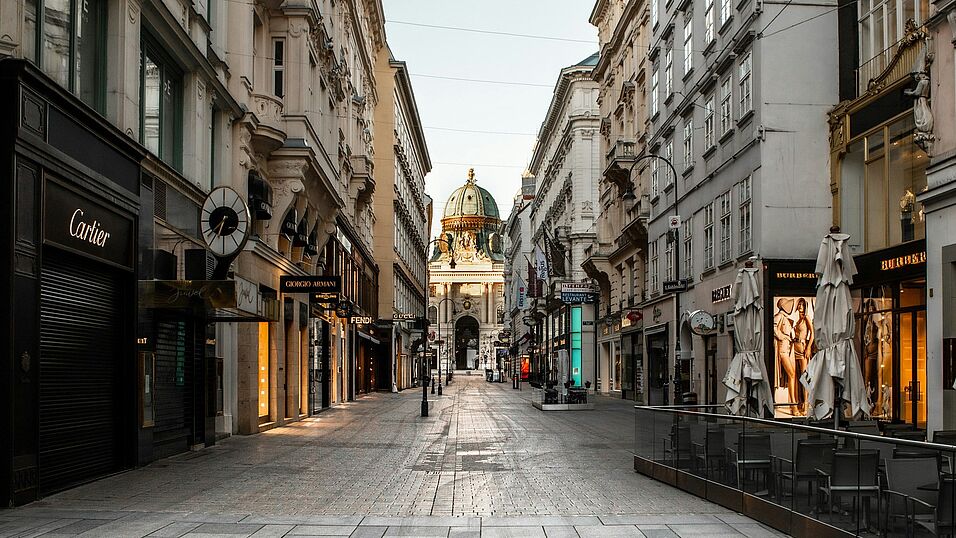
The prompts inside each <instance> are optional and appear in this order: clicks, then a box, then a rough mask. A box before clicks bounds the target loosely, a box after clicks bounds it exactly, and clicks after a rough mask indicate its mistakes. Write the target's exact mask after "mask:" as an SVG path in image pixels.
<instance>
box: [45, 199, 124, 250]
mask: <svg viewBox="0 0 956 538" xmlns="http://www.w3.org/2000/svg"><path fill="white" fill-rule="evenodd" d="M43 211H44V213H43V239H44V241H46V242H47V243H52V244H55V245H57V246H60V247H63V248H66V249H69V250H73V251H76V252H79V253H80V254H86V255H88V256H93V257H95V258H99V259H101V260H104V261H107V262H110V263H113V264H116V265H119V266H122V267H127V268H130V267H132V252H133V249H132V242H133V222H132V221H131V220H130V219H128V218H126V217H123V216H122V215H120V214H118V213H116V212H114V211H112V210H109V209H107V208H106V207H104V206H102V205H100V204H98V203H96V202H93V201H91V200H89V199H87V198H84V197H83V196H80V195H79V194H77V193H75V192H73V191H71V190H69V189H67V188H66V187H63V186H62V185H60V184H59V183H56V182H53V181H47V182H46V189H45V190H44V207H43Z"/></svg>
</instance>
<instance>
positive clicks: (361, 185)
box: [349, 155, 375, 201]
mask: <svg viewBox="0 0 956 538" xmlns="http://www.w3.org/2000/svg"><path fill="white" fill-rule="evenodd" d="M349 164H350V166H351V168H352V181H351V184H350V189H352V190H353V195H354V196H355V197H356V199H358V200H360V201H367V200H369V199H371V196H372V193H373V192H375V178H374V176H373V171H374V167H375V165H374V164H373V163H372V158H371V157H369V156H367V155H351V156H349Z"/></svg>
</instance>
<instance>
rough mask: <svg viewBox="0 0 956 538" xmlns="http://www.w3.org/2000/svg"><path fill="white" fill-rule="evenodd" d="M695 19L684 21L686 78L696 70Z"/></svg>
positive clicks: (690, 18)
mask: <svg viewBox="0 0 956 538" xmlns="http://www.w3.org/2000/svg"><path fill="white" fill-rule="evenodd" d="M693 25H694V19H693V18H692V17H688V18H687V20H686V21H684V76H687V73H690V72H691V71H692V70H693V69H694V36H693V31H694V30H693Z"/></svg>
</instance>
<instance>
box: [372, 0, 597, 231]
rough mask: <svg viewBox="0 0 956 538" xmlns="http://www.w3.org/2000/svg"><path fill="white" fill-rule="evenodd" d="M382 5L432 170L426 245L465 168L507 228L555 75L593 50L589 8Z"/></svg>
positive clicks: (517, 3) (435, 0) (545, 0)
mask: <svg viewBox="0 0 956 538" xmlns="http://www.w3.org/2000/svg"><path fill="white" fill-rule="evenodd" d="M383 5H384V8H385V19H386V24H385V30H386V34H387V36H388V43H389V47H390V48H391V50H392V54H393V55H394V56H395V58H396V59H397V60H402V61H405V62H407V64H408V70H409V72H410V73H411V75H412V86H413V88H414V92H415V100H416V102H417V104H418V111H419V114H420V115H421V121H422V125H423V126H424V127H425V129H424V131H425V138H426V141H427V143H428V151H429V155H430V157H431V161H432V171H431V173H430V174H428V176H426V178H425V189H426V191H427V192H428V194H429V195H431V197H432V198H433V199H434V200H435V209H434V218H433V226H432V232H431V235H432V237H435V236H436V235H437V234H438V232H440V231H441V222H440V221H441V215H442V213H443V211H444V209H445V201H446V200H447V199H448V196H449V195H450V194H451V193H452V192H453V191H454V190H455V189H456V188H458V187H459V186H461V185H462V184H464V182H465V179H466V177H467V174H468V168H472V167H473V168H474V169H475V179H476V181H477V182H478V185H480V186H482V187H484V188H486V189H488V191H489V192H491V194H492V195H493V196H494V197H495V200H496V201H497V202H498V209H499V210H500V211H501V218H502V219H505V218H507V214H508V213H509V212H510V210H511V205H512V203H513V199H514V195H515V193H517V192H518V189H519V188H520V187H521V173H522V172H523V171H524V170H525V168H527V165H528V163H529V162H530V160H531V152H532V151H533V149H534V143H535V140H536V135H537V132H538V129H539V128H540V126H541V122H542V121H543V120H544V115H545V113H546V112H547V110H548V106H549V105H550V103H551V96H552V92H553V89H554V85H555V82H556V81H557V77H558V74H559V73H560V71H561V69H562V68H563V67H567V66H569V65H574V64H576V63H578V62H580V61H581V60H583V59H584V58H587V57H588V56H590V55H591V54H593V53H594V52H597V50H598V42H597V30H596V29H595V28H594V27H593V26H591V24H590V23H588V16H589V15H590V14H591V9H592V8H593V7H594V2H593V1H592V0H481V1H478V2H475V1H466V0H383ZM403 23H406V24H403ZM407 23H414V24H424V25H432V26H446V27H455V28H467V29H472V30H482V31H490V32H504V33H514V34H526V35H536V36H549V37H557V38H562V39H566V40H550V39H549V40H546V39H530V38H526V37H514V36H504V35H492V34H485V33H476V32H470V31H464V30H460V29H459V30H451V29H443V28H431V27H423V26H415V25H413V24H407ZM567 40H570V41H567ZM582 41H583V42H582ZM436 76H437V77H451V78H458V79H462V78H464V79H472V80H484V81H506V82H509V83H510V84H491V83H483V82H469V81H462V80H447V79H442V78H434V77H436ZM461 130H464V131H493V133H487V132H486V133H475V132H460V131H461ZM505 133H509V134H505ZM511 133H516V134H511Z"/></svg>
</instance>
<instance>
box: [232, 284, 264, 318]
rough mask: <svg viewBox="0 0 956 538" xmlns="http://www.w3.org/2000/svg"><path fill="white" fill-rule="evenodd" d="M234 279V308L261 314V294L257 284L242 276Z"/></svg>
mask: <svg viewBox="0 0 956 538" xmlns="http://www.w3.org/2000/svg"><path fill="white" fill-rule="evenodd" d="M235 280H236V309H237V310H239V311H241V312H246V313H249V314H254V315H259V314H261V313H262V312H261V304H262V301H261V298H262V297H261V295H260V294H259V286H257V285H255V283H253V282H250V281H248V280H246V279H244V278H242V277H239V276H237V277H235Z"/></svg>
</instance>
